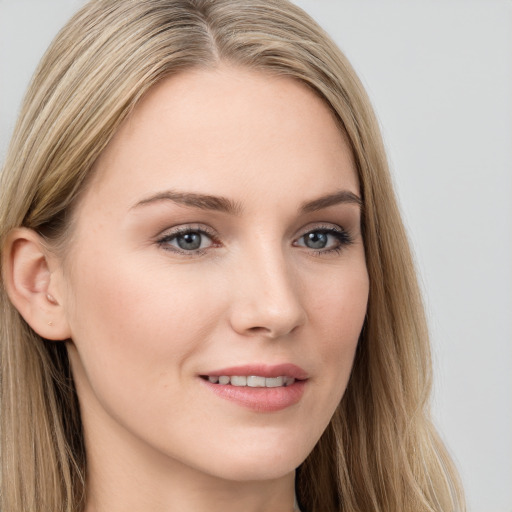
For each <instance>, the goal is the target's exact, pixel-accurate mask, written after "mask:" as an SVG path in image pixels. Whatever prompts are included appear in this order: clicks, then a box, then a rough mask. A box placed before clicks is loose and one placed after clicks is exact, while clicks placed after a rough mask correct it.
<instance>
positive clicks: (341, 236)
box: [294, 223, 354, 256]
mask: <svg viewBox="0 0 512 512" xmlns="http://www.w3.org/2000/svg"><path fill="white" fill-rule="evenodd" d="M315 231H323V232H325V233H327V234H330V235H331V236H334V237H335V238H337V241H338V244H337V245H336V247H332V248H327V249H323V248H322V249H313V248H311V247H307V246H306V245H297V246H298V247H304V248H305V249H308V250H309V251H311V252H312V253H313V254H315V255H318V256H325V255H328V254H330V253H333V252H335V253H340V252H341V251H342V250H343V249H344V248H346V247H347V246H349V245H351V244H352V243H353V242H354V239H353V236H352V235H351V233H350V232H349V231H348V230H347V229H345V228H343V227H342V226H339V225H337V224H325V223H323V224H317V225H310V226H307V227H306V228H304V229H303V230H302V234H301V235H300V236H298V237H297V238H296V239H295V240H294V245H295V244H297V242H298V241H299V240H300V239H302V238H303V237H304V236H306V235H307V234H308V233H312V232H315Z"/></svg>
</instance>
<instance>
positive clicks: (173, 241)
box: [158, 228, 213, 254]
mask: <svg viewBox="0 0 512 512" xmlns="http://www.w3.org/2000/svg"><path fill="white" fill-rule="evenodd" d="M158 244H159V245H160V246H162V247H163V248H164V249H166V250H169V251H175V252H178V253H189V254H194V253H201V252H202V250H204V249H207V248H208V247H211V246H212V245H213V240H212V235H209V234H208V233H206V232H205V231H204V230H202V229H193V228H184V229H178V230H176V231H174V232H172V233H169V234H166V235H165V236H163V237H162V238H160V239H159V240H158Z"/></svg>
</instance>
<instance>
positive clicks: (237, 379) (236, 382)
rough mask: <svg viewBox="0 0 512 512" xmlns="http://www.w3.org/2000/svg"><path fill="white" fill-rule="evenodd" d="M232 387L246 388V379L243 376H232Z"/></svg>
mask: <svg viewBox="0 0 512 512" xmlns="http://www.w3.org/2000/svg"><path fill="white" fill-rule="evenodd" d="M231 385H232V386H247V377H245V376H233V377H231Z"/></svg>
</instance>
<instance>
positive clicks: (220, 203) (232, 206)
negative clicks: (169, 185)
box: [132, 190, 242, 215]
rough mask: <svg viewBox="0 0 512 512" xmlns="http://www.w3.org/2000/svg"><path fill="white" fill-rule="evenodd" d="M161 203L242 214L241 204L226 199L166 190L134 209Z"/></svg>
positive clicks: (136, 205)
mask: <svg viewBox="0 0 512 512" xmlns="http://www.w3.org/2000/svg"><path fill="white" fill-rule="evenodd" d="M160 201H172V202H173V203H177V204H181V205H184V206H191V207H193V208H199V209H201V210H214V211H219V212H224V213H229V214H231V215H239V214H240V213H241V212H242V207H241V205H240V204H239V203H237V202H235V201H232V200H231V199H228V198H226V197H222V196H211V195H206V194H195V193H193V192H176V191H173V190H166V191H165V192H159V193H158V194H154V195H152V196H150V197H147V198H146V199H143V200H142V201H139V202H138V203H137V204H135V206H133V207H132V208H137V207H139V206H145V205H148V204H152V203H156V202H160Z"/></svg>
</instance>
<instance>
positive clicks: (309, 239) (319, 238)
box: [297, 228, 352, 253]
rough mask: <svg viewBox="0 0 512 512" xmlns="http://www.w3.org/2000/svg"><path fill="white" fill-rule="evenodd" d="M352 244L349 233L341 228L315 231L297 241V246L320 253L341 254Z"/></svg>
mask: <svg viewBox="0 0 512 512" xmlns="http://www.w3.org/2000/svg"><path fill="white" fill-rule="evenodd" d="M351 243H352V238H351V236H350V235H349V233H347V232H346V231H345V230H342V229H340V228H319V229H314V230H311V231H308V232H307V233H305V234H304V235H302V236H301V237H300V238H299V239H298V241H297V245H299V246H301V247H307V248H308V249H314V250H315V251H317V252H319V253H328V252H331V251H337V252H339V251H341V249H342V248H343V247H344V246H347V245H349V244H351Z"/></svg>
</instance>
